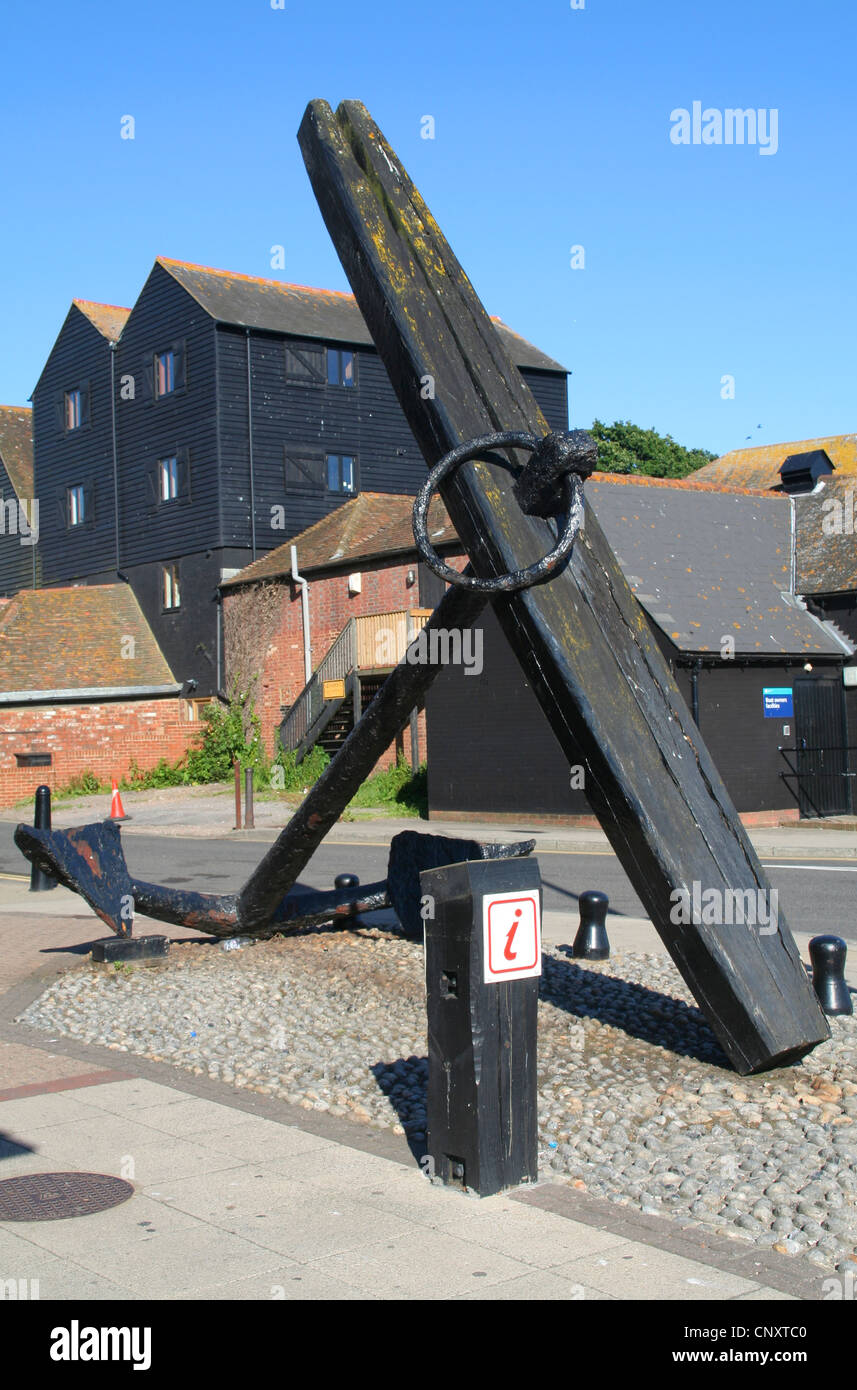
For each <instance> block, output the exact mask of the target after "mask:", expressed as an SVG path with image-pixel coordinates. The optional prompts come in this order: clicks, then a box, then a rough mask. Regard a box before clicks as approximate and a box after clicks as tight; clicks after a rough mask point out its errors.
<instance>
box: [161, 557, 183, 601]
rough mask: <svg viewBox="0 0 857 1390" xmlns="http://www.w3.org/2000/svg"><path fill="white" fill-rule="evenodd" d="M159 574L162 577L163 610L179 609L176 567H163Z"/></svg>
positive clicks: (179, 594) (179, 592) (177, 570)
mask: <svg viewBox="0 0 857 1390" xmlns="http://www.w3.org/2000/svg"><path fill="white" fill-rule="evenodd" d="M161 573H162V575H163V600H164V608H180V607H181V591H180V589H179V567H178V565H177V564H176V565H164V568H163V570H162V572H161Z"/></svg>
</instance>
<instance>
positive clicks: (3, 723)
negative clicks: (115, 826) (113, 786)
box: [0, 698, 200, 814]
mask: <svg viewBox="0 0 857 1390" xmlns="http://www.w3.org/2000/svg"><path fill="white" fill-rule="evenodd" d="M199 727H200V726H199V724H197V723H194V722H193V721H192V720H190V719H189V717H188V712H187V704H186V702H185V701H184V700H180V699H177V698H175V699H166V700H127V701H124V700H123V701H116V702H115V703H114V702H107V703H105V704H79V705H74V704H62V705H17V706H13V707H10V708H3V709H0V806H12V805H13V804H14V803H15V802H16V801H20V800H21V799H22V798H23V797H27V796H31V795H32V794H33V793H34V792H35V789H36V787H38V786H40V785H42V783H44V784H45V785H46V786H48V787H50V788H51V790H52V791H53V790H54V789H55V788H57V787H61V786H64V785H65V784H66V783H67V782H68V781H69V779H70V778H71V777H73V776H74V775H76V774H78V773H81V772H93V773H95V775H96V776H97V777H98V778H99V780H100V781H108V780H109V779H110V778H111V777H122V776H124V774H125V773H127V772H128V771H129V770H130V767H131V762H132V760H133V759H136V761H137V766H138V767H140V768H143V769H145V770H147V769H149V768H152V767H154V766H155V765H156V763H157V762H158V761H159V760H160V759H161V758H166V760H167V762H171V763H174V762H177V761H178V759H179V758H181V757H183V756H184V754H185V752H186V751H187V749H188V747H189V746H190V745H191V743H192V742H193V741H194V740H195V738H196V735H197V732H198V730H199ZM16 753H51V754H52V755H53V761H52V765H51V766H50V767H18V764H17V761H16V758H15V754H16ZM105 814H106V811H105Z"/></svg>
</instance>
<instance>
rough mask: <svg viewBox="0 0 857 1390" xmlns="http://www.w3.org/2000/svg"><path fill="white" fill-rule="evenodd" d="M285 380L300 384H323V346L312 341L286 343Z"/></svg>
mask: <svg viewBox="0 0 857 1390" xmlns="http://www.w3.org/2000/svg"><path fill="white" fill-rule="evenodd" d="M286 381H290V382H295V383H297V384H298V385H300V386H322V385H324V348H323V347H316V346H315V344H313V343H291V342H290V343H286Z"/></svg>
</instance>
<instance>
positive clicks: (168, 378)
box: [143, 341, 187, 403]
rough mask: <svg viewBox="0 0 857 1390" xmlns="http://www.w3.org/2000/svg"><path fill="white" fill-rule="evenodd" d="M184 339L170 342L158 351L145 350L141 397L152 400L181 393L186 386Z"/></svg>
mask: <svg viewBox="0 0 857 1390" xmlns="http://www.w3.org/2000/svg"><path fill="white" fill-rule="evenodd" d="M186 358H187V353H186V351H185V344H184V341H182V342H178V343H171V344H170V346H169V347H168V348H162V349H161V351H160V352H147V353H146V355H145V357H144V359H143V399H144V400H146V401H148V402H150V403H151V402H152V401H153V400H154V401H159V400H162V399H163V398H164V397H165V396H175V395H179V394H181V393H182V392H183V391H184V389H185V386H186V380H185V363H186Z"/></svg>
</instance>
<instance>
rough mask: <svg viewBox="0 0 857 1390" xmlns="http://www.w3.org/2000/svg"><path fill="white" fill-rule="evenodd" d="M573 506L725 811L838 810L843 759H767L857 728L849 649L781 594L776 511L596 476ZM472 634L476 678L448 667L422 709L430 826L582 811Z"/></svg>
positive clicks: (783, 525) (773, 500)
mask: <svg viewBox="0 0 857 1390" xmlns="http://www.w3.org/2000/svg"><path fill="white" fill-rule="evenodd" d="M585 496H586V504H587V506H591V507H592V508H593V509H594V511H595V513H596V515H597V517H598V520H599V522H600V523H601V526H602V527H603V529H604V531H605V534H606V536H607V539H608V540H609V542H610V544H611V545H612V547H613V549H614V551H615V552H616V555H617V558H618V560H619V563H620V564H621V566H622V570H623V572H624V574H625V577H626V579H627V580H628V583H629V585H630V587H631V589H632V591H633V592H634V594H635V596H636V598H637V601H638V602H639V603H640V605H641V606H642V608H643V610H644V612H645V615H646V619H647V621H648V623H649V625H650V627H651V629H652V631H653V633H654V635H655V638H656V640H657V641H658V643H659V645H660V646H661V648H662V650H663V651H664V653H665V655H666V657H667V660H668V662H669V665H670V667H671V669H672V672H673V674H674V676H675V679H676V683H677V685H678V687H679V690H680V691H681V693H682V695H683V696H684V699H685V700H686V702H687V704H688V706H689V707H690V709H691V711H692V713H693V714H694V717H695V718H696V721H697V723H698V725H699V728H700V730H701V733H702V736H703V738H704V739H705V742H706V744H707V745H708V748H709V750H710V752H711V754H712V757H713V758H714V761H715V763H716V764H717V767H718V770H719V772H720V774H721V776H722V777H723V780H724V782H725V783H726V787H727V790H728V791H729V793H730V795H731V797H732V800H733V801H734V803H735V806H736V808H737V810H738V811H739V812H743V813H744V814H745V815H755V816H759V815H760V814H772V815H773V814H776V813H781V812H783V811H790V812H792V814H793V815H795V816H797V814H798V805H800V810H801V813H802V814H816V813H817V812H816V811H814V810H813V807H817V808H818V811H819V812H823V813H824V814H830V813H832V812H835V811H848V810H850V809H851V805H850V792H849V787H850V780H849V778H848V777H847V772H848V763H847V756H846V757H845V758H844V760H843V755H842V753H840V754H839V755H838V758H837V759H833V760H831V758H830V757H829V756H828V758H827V760H826V761H825V763H824V765H823V768H822V769H821V770H820V771H819V770H818V764H817V760H816V762H813V763H810V761H809V760H807V759H796V758H795V757H793V756H787V755H786V754H785V753H784V752H783V751H781V750H784V749H789V748H791V749H793V750H794V749H796V747H797V745H799V744H800V743H801V741H802V740H803V741H804V742H805V743H806V745H807V747H813V746H816V745H818V744H819V743H820V742H821V743H824V744H826V745H827V747H828V748H829V749H830V750H831V751H832V750H833V748H834V747H839V748H842V746H843V745H846V744H847V743H848V742H849V741H850V742H855V741H857V740H854V739H853V737H852V739H851V740H849V738H848V727H849V724H850V726H851V728H852V729H857V718H855V716H857V706H855V701H857V689H854V688H847V687H846V685H845V681H844V678H843V669H844V668H845V667H847V666H848V665H850V664H851V663H853V661H854V643H853V642H852V641H851V640H849V637H848V636H847V635H846V634H845V633H844V632H843V631H842V630H841V629H840V628H839V627H837V626H836V625H835V624H834V623H832V622H830V621H829V620H826V619H825V615H824V614H823V613H821V611H820V610H818V612H817V614H814V613H813V612H812V611H810V608H811V607H812V605H811V604H808V602H807V601H806V600H805V599H804V598H803V596H802V595H801V591H800V589H798V590H797V592H796V591H795V574H796V573H797V574H798V575H799V576H800V575H802V574H803V567H802V566H801V563H800V561H798V560H796V556H795V553H794V540H793V537H794V529H793V527H792V525H791V505H792V503H791V499H789V498H788V497H787V496H786V495H785V494H782V493H773V494H767V495H766V494H765V493H762V492H751V491H749V490H746V489H745V490H742V489H740V488H728V487H723V486H720V487H718V486H710V485H709V486H699V485H697V484H695V482H694V480H693V479H686V480H682V481H680V482H679V481H672V480H665V479H655V478H634V477H627V476H619V475H615V474H597V473H596V474H594V475H593V476H592V477H591V478H590V479H589V480H588V481H587V483H586V489H585ZM809 524H810V523H809V521H808V525H809ZM799 534H800V532H799ZM852 540H853V537H852ZM819 569H820V566H819ZM816 580H817V586H818V587H819V588H821V587H822V586H823V585H824V584H825V583H827V582H828V581H826V580H825V579H823V578H822V576H821V574H820V573H819V574H818V575H817V577H816ZM421 582H422V583H423V584H424V588H423V591H422V598H423V601H424V602H428V603H433V602H436V599H437V594H438V586H440V584H441V581H440V580H437V581H435V580H434V576H431V575H428V574H426V575H425V576H422V575H421ZM803 582H805V581H803ZM478 625H479V626H480V627H481V628H482V629H483V631H484V669H483V671H482V673H481V675H479V676H478V677H477V676H473V675H469V676H468V675H467V674H466V673H465V672H464V670H463V669H462V668H461V667H452V666H450V667H448V668H446V669H445V670H443V671H442V672H441V673H440V675H439V676H438V677H437V679H436V680H435V682H434V684H433V685H432V687H431V689H430V690H429V692H428V695H427V698H426V720H427V737H428V749H429V757H428V788H429V809H430V814H431V815H432V816H436V817H438V818H440V819H454V818H456V817H457V816H458V817H464V818H467V817H469V816H474V815H479V814H480V813H481V814H485V815H490V816H491V817H492V818H497V817H498V816H499V817H502V818H504V819H508V820H511V821H515V820H517V819H518V818H520V817H522V816H526V817H533V816H540V817H543V818H545V819H550V818H558V819H565V818H567V817H569V816H586V815H588V814H591V812H590V809H589V805H588V802H587V800H586V795H585V790H583V789H581V788H580V786H579V785H578V786H575V785H574V784H573V778H572V776H571V775H570V771H569V765H568V761H567V759H566V758H565V757H564V755H563V753H562V752H561V750H560V747H559V744H558V743H557V741H556V739H555V737H554V735H553V732H552V730H551V728H550V725H549V724H548V722H547V719H546V717H545V715H544V714H543V713H542V710H541V706H540V705H539V703H538V701H537V699H536V697H535V695H534V693H533V691H532V690H531V689H530V687H529V685H528V683H527V682H526V680H525V679H524V676H523V673H522V672H521V669H520V667H519V665H518V663H517V661H516V660H515V657H514V655H513V653H512V651H511V648H510V647H509V644H508V642H507V641H506V640H505V638H504V636H503V634H502V632H501V630H500V627H499V624H498V623H497V621H496V619H495V618H494V615H493V612H492V611H491V610H490V608H489V609H486V610H485V614H484V615H483V616H481V617H480V619H479V622H478ZM855 636H857V634H855ZM792 767H796V768H797V769H798V771H799V772H800V773H801V778H800V780H798V779H796V778H795V777H794V776H792V775H791V773H790V771H789V769H790V768H792ZM784 774H785V775H784ZM578 781H579V779H578Z"/></svg>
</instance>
